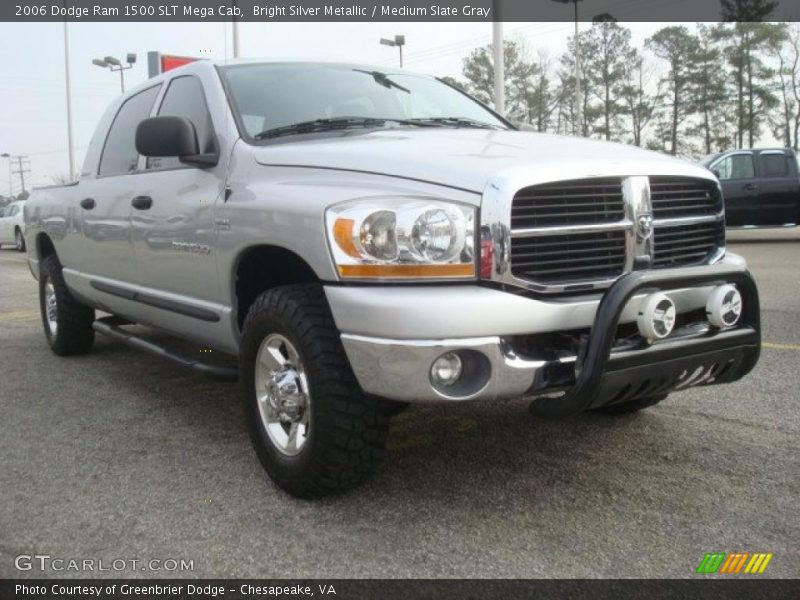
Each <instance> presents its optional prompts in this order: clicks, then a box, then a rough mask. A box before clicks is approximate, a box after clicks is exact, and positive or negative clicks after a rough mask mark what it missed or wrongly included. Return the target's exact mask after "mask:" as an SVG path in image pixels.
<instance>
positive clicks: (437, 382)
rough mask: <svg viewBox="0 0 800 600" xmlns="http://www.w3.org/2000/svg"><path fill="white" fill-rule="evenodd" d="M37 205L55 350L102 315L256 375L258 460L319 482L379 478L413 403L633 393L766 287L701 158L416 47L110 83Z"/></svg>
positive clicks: (80, 344)
mask: <svg viewBox="0 0 800 600" xmlns="http://www.w3.org/2000/svg"><path fill="white" fill-rule="evenodd" d="M26 215H27V219H28V221H27V226H28V232H29V233H28V238H29V241H30V245H31V248H30V254H29V256H30V266H31V270H32V272H33V274H34V275H35V276H36V277H37V278H38V279H39V292H40V308H41V313H42V321H43V325H44V331H45V336H46V338H47V341H48V343H49V344H50V346H51V348H52V349H53V351H54V352H55V353H56V354H59V355H71V354H82V353H85V352H88V351H89V350H90V349H91V347H92V342H93V339H94V333H95V331H99V332H101V333H104V334H107V335H110V336H112V337H113V338H115V339H118V340H120V341H122V342H125V343H128V344H131V345H134V346H137V347H139V348H142V349H145V350H150V351H152V352H155V353H157V354H160V355H162V356H166V357H169V358H174V359H176V360H178V361H180V362H182V364H184V365H188V366H191V367H193V368H195V369H198V370H201V371H204V372H206V373H210V374H213V375H217V376H223V377H230V378H235V377H237V376H238V379H239V382H240V386H241V393H242V399H243V402H244V407H245V413H246V418H247V421H248V424H249V428H250V434H251V437H252V440H253V444H254V447H255V449H256V452H257V453H258V456H259V458H260V460H261V462H262V464H263V465H264V467H265V468H266V470H267V472H268V473H269V475H270V476H271V477H272V478H273V479H274V480H275V481H276V482H277V483H278V485H280V486H281V487H283V488H284V489H285V490H287V491H289V492H290V493H292V494H295V495H297V496H302V497H313V496H319V495H322V494H326V493H329V492H332V491H335V490H340V489H344V488H348V487H351V486H353V485H355V484H357V483H358V482H360V481H362V480H363V479H364V478H365V477H366V476H367V475H368V473H369V472H370V471H371V470H372V469H373V467H374V465H375V464H376V463H377V461H378V460H379V459H380V457H381V456H382V454H383V448H384V439H385V436H386V432H387V426H388V419H389V416H390V415H391V414H392V413H393V412H395V411H397V410H399V409H400V408H402V407H403V406H404V405H405V404H407V403H413V402H444V403H455V402H462V401H468V400H477V399H482V400H488V401H494V400H500V399H504V398H515V397H527V398H531V399H532V400H533V403H532V405H531V406H532V411H533V412H534V413H535V414H536V415H539V416H543V417H560V416H566V415H571V414H575V413H578V412H581V411H585V410H599V411H601V412H604V413H606V414H619V413H626V412H631V411H636V410H639V409H642V408H645V407H648V406H652V405H654V404H656V403H657V402H660V401H661V400H663V399H664V398H665V397H666V396H667V394H669V393H670V392H672V391H674V390H682V389H686V388H688V387H691V386H694V385H710V384H721V383H727V382H731V381H735V380H737V379H739V378H740V377H742V376H744V375H745V374H746V373H747V372H749V371H750V370H751V369H752V368H753V366H754V365H755V363H756V361H757V360H758V355H759V348H760V327H759V308H758V294H757V291H756V287H755V284H754V282H753V279H752V278H751V277H750V275H749V273H748V271H747V269H746V267H745V264H744V261H743V259H742V258H740V257H738V256H735V255H733V254H730V253H726V250H725V230H724V221H723V206H722V196H721V192H720V188H719V185H718V183H717V180H716V178H715V177H714V176H713V175H712V174H711V173H710V172H709V171H708V170H706V169H704V168H702V167H699V166H695V165H691V164H688V163H686V162H683V161H680V160H677V159H674V158H671V157H666V156H663V155H660V154H655V153H650V152H646V151H643V150H640V149H638V148H633V147H628V146H622V145H616V144H609V143H605V142H599V141H590V140H582V139H575V138H567V137H559V136H553V135H544V134H536V133H528V132H520V131H516V130H515V129H514V128H513V127H512V126H511V125H510V124H509V123H508V122H506V121H505V120H504V119H503V118H502V117H500V116H499V115H497V114H495V113H494V112H492V111H491V110H490V109H488V108H487V107H485V106H483V105H481V104H480V103H479V102H477V101H476V100H474V99H472V98H471V97H469V96H468V95H466V94H464V93H462V92H460V91H458V90H456V89H455V88H452V87H450V86H448V85H447V84H445V83H443V82H440V81H438V80H436V79H434V78H431V77H426V76H423V75H416V74H413V73H409V72H406V71H395V70H387V69H380V68H374V67H364V66H354V65H343V64H318V63H246V64H232V65H223V64H214V63H212V62H210V61H199V62H196V63H193V64H191V65H188V66H186V67H182V68H181V69H176V70H174V71H170V72H169V73H166V74H164V75H161V76H159V77H157V78H154V79H152V80H150V81H148V82H147V83H145V84H143V85H140V86H139V87H137V88H136V89H133V90H131V91H129V92H128V93H127V94H126V95H125V96H124V97H122V98H120V99H119V100H117V101H116V102H115V103H114V104H113V105H112V106H111V107H110V108H109V109H108V111H107V112H106V114H105V115H104V116H103V117H102V119H101V121H100V123H99V125H98V128H97V132H96V133H95V135H94V137H93V139H92V141H91V144H90V146H89V149H88V152H87V156H86V161H85V163H84V165H83V168H82V170H81V176H80V181H79V182H78V183H76V184H72V185H67V186H63V187H52V188H45V189H39V190H37V191H36V192H34V194H33V196H32V197H31V199H30V200H29V205H28V209H27V210H26ZM96 309H99V310H102V311H104V312H106V313H111V314H112V315H114V316H113V317H106V318H102V319H98V320H95V310H96ZM130 323H137V324H144V325H148V326H151V327H154V328H157V329H160V330H163V331H166V332H169V333H171V334H173V335H174V336H177V337H179V338H184V339H186V340H191V341H193V342H195V343H196V344H198V349H200V348H209V347H210V348H213V349H215V350H217V351H220V352H224V353H230V354H232V355H235V356H237V357H238V361H239V368H238V370H231V369H225V368H221V367H218V366H214V365H211V364H208V363H207V362H205V361H203V360H201V358H200V357H201V356H204V355H202V354H200V353H199V352H198V355H197V356H185V355H184V356H177V355H175V354H173V353H172V351H170V350H169V349H168V348H167V347H166V346H163V347H162V346H157V345H155V343H154V342H153V341H151V340H149V339H145V338H144V337H140V336H139V335H137V334H135V333H134V332H132V331H130V330H126V329H125V327H126V324H130Z"/></svg>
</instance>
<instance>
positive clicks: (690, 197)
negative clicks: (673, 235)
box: [650, 177, 722, 219]
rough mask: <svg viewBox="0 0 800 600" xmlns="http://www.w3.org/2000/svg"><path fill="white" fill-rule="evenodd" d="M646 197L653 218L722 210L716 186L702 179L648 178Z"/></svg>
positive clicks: (708, 213) (715, 212)
mask: <svg viewBox="0 0 800 600" xmlns="http://www.w3.org/2000/svg"><path fill="white" fill-rule="evenodd" d="M650 199H651V201H652V203H653V217H654V218H656V219H667V218H673V217H688V216H690V215H710V214H717V213H719V212H720V211H721V210H722V198H721V196H720V194H719V192H718V190H717V187H716V186H715V185H714V184H713V183H712V182H710V181H706V180H705V179H690V178H687V177H651V178H650Z"/></svg>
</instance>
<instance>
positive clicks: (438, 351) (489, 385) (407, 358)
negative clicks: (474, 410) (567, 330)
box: [342, 334, 546, 403]
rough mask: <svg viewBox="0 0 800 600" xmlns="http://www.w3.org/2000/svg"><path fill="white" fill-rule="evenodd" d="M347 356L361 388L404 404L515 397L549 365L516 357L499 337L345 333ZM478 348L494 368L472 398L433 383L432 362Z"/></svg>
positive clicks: (528, 386) (523, 391)
mask: <svg viewBox="0 0 800 600" xmlns="http://www.w3.org/2000/svg"><path fill="white" fill-rule="evenodd" d="M342 344H343V345H344V349H345V352H346V353H347V357H348V358H349V359H350V365H351V366H352V368H353V372H354V373H355V375H356V378H357V379H358V382H359V383H360V384H361V387H362V389H363V390H364V391H365V392H367V393H369V394H374V395H376V396H381V397H382V398H391V399H393V400H402V401H404V402H420V403H426V402H443V401H445V402H447V401H463V400H476V399H491V400H494V399H498V398H513V397H515V396H521V395H522V394H524V393H525V392H527V391H528V390H529V389H530V388H531V387H532V386H533V382H534V379H535V377H536V373H537V371H538V370H539V369H541V368H542V367H543V366H545V364H546V363H545V362H544V361H525V360H522V359H520V358H517V357H515V356H514V355H513V353H512V352H511V350H510V349H509V348H507V347H506V346H505V344H504V343H503V341H502V340H501V339H500V338H499V337H497V336H492V337H480V338H462V339H453V340H390V339H383V338H373V337H365V336H361V335H350V334H342ZM464 349H469V350H476V351H478V352H480V353H481V354H483V355H484V356H485V357H486V358H487V359H488V360H489V365H490V367H491V375H490V377H489V380H488V381H487V382H486V385H484V386H483V387H481V388H480V389H478V390H477V391H476V392H474V393H472V394H469V395H467V396H461V397H457V398H456V397H452V396H447V395H445V394H442V393H440V392H439V391H437V390H436V389H435V388H434V387H433V386H432V385H431V381H430V368H431V363H433V361H434V360H435V359H436V358H438V357H439V356H441V355H442V354H445V353H446V352H450V351H453V350H464Z"/></svg>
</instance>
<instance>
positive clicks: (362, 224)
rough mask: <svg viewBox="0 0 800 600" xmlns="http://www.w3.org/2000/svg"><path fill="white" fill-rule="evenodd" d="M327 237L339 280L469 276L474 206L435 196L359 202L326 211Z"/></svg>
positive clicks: (471, 275)
mask: <svg viewBox="0 0 800 600" xmlns="http://www.w3.org/2000/svg"><path fill="white" fill-rule="evenodd" d="M325 220H326V226H327V232H328V240H329V242H330V246H331V251H332V253H333V260H334V262H335V263H336V268H337V270H338V271H339V275H341V276H342V277H343V278H361V279H423V278H437V279H472V278H474V277H475V251H474V246H475V208H473V207H472V206H466V205H462V204H455V203H451V202H442V201H437V200H425V199H408V198H391V199H374V200H359V201H354V202H347V203H344V204H339V205H336V206H333V207H331V208H329V209H328V211H327V213H326V215H325Z"/></svg>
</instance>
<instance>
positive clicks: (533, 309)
mask: <svg viewBox="0 0 800 600" xmlns="http://www.w3.org/2000/svg"><path fill="white" fill-rule="evenodd" d="M740 271H741V272H744V271H745V266H744V261H743V260H742V259H740V258H739V257H735V256H729V257H728V258H727V259H726V260H725V261H723V262H722V263H719V264H718V265H716V266H712V267H697V268H694V269H693V270H691V269H690V270H688V271H686V270H681V273H683V272H689V273H692V274H693V276H695V275H694V274H698V275H696V276H695V279H691V278H689V279H687V280H686V281H691V282H692V283H695V282H696V284H695V285H691V286H682V285H681V283H683V281H682V280H681V279H679V278H676V277H675V276H674V274H675V273H674V272H673V273H672V274H671V273H670V272H667V271H664V272H655V271H654V272H652V275H649V276H647V277H640V276H639V275H636V277H639V279H641V280H642V282H643V284H641V285H639V286H638V287H637V288H636V289H634V290H633V291H632V292H631V293H630V294H629V295H627V296H626V297H625V298H624V299H623V300H621V301H619V303H618V306H617V310H619V313H618V314H617V315H616V317H615V322H614V324H613V328H614V329H615V328H616V324H617V323H626V322H632V321H633V320H635V318H636V314H637V312H638V309H639V305H640V303H641V300H642V299H643V298H644V297H645V295H646V294H645V293H644V292H645V291H646V290H645V288H647V286H646V285H644V284H645V283H647V282H649V281H652V282H653V286H654V287H660V286H659V285H658V283H659V282H660V281H661V280H665V281H670V283H673V282H674V283H677V284H678V285H677V286H676V289H670V287H671V286H667V287H666V288H662V290H663V291H664V293H666V294H667V295H668V296H670V297H671V298H672V299H673V301H675V303H676V306H677V308H678V311H679V312H680V313H683V312H689V311H693V310H695V309H698V308H700V307H704V306H705V300H706V298H707V297H708V294H709V292H710V290H711V289H713V286H714V285H715V284H716V283H717V279H719V277H720V276H718V275H716V274H718V273H723V274H728V273H730V272H740ZM631 277H633V276H631ZM653 286H651V287H653ZM640 288H641V289H640ZM412 290H415V292H413V291H412ZM326 292H327V294H328V299H329V302H330V304H331V309H332V311H333V314H334V318H335V320H336V323H337V326H338V327H339V329H340V331H342V332H343V333H342V335H341V339H342V344H343V346H344V349H345V352H346V353H347V356H348V359H349V361H350V364H351V367H352V369H353V372H354V373H355V375H356V378H357V379H358V382H359V384H360V385H361V387H362V388H363V389H364V391H365V392H367V393H370V394H374V395H376V396H381V397H384V398H391V399H394V400H401V401H405V402H418V403H432V402H448V401H450V402H454V401H465V400H476V399H488V400H495V399H502V398H514V397H519V396H531V397H535V396H537V395H542V394H548V393H552V391H554V390H553V381H554V378H553V373H554V372H558V373H563V372H564V371H565V370H566V371H574V369H573V365H574V364H575V362H576V361H579V362H580V361H581V360H582V358H585V357H577V356H566V357H564V358H561V359H557V360H539V359H531V358H529V357H526V358H523V357H521V356H519V355H517V353H516V352H515V349H514V348H513V347H512V346H511V344H510V338H511V337H512V336H516V335H523V336H524V335H532V334H539V333H547V332H554V331H556V332H558V331H567V330H575V329H580V328H589V327H591V330H592V332H595V331H596V330H598V324H597V323H595V314H596V313H597V309H598V306H599V305H600V304H601V303H600V299H599V298H598V299H594V300H586V299H580V300H578V301H575V302H570V301H560V302H559V301H556V300H552V301H544V300H535V299H530V298H523V297H519V296H515V295H513V294H509V293H505V292H499V291H495V290H489V289H484V288H479V287H477V286H452V287H441V288H436V287H425V288H422V287H419V288H412V289H409V288H398V287H394V288H385V287H376V288H372V287H360V288H356V287H353V288H326ZM486 294H488V295H486ZM607 296H608V293H607V294H606V295H605V296H604V297H607ZM352 299H356V301H355V302H353V303H350V302H349V300H352ZM490 300H494V301H495V303H490ZM431 315H433V317H435V318H432V317H431ZM358 316H360V318H358ZM608 327H611V325H608ZM488 328H494V331H493V335H476V332H486V330H487V329H488ZM443 329H448V330H449V332H450V334H451V335H450V336H442V337H438V336H439V335H440V333H441V332H442V331H443ZM599 329H600V330H602V329H605V327H600V328H599ZM364 330H367V331H369V332H370V334H365V333H362V332H363V331H364ZM425 330H427V331H428V332H429V334H430V336H429V337H424V336H422V335H420V333H422V332H423V331H425ZM373 331H374V332H375V333H372V332H373ZM454 332H459V333H461V334H463V335H459V336H452V334H453V333H454ZM403 334H405V335H403ZM709 335H710V334H709V332H708V331H706V332H704V333H703V335H702V336H698V335H696V334H695V335H694V337H695V338H697V337H703V340H706V341H707V340H708V339H709ZM412 336H417V337H412ZM434 336H437V337H434ZM728 337H731V336H730V335H728V334H725V335H719V336H713V335H712V336H711V338H712V339H713V338H718V339H717V342H719V343H723V345H727V343H728V341H730V343H733V342H734V340H733V339H731V340H727V341H726V339H725V338H728ZM431 338H432V339H431ZM670 341H671V343H672V345H673V346H677V347H678V348H677V350H678V351H680V349H681V348H683V349H684V350H686V351H687V353H689V354H691V353H692V352H694V351H695V350H697V351H698V352H701V351H702V352H706V351H707V350H708V349H707V348H706V349H703V348H700V346H701V345H702V344H700V341H701V340H688V339H687V340H685V341H684V340H681V339H673V340H670ZM659 348H660V349H664V350H666V349H667V345H664V346H660V347H659V346H658V345H656V346H653V347H652V348H651V349H650V351H637V352H635V353H634V354H636V355H640V354H641V355H642V357H643V358H644V357H645V356H646V362H649V363H650V364H658V362H659V360H661V359H662V358H663V357H662V356H660V351H659ZM674 349H675V348H674ZM459 350H472V351H475V352H477V353H479V354H481V355H483V357H485V359H486V360H487V361H488V365H489V367H490V369H489V373H490V375H489V376H488V378H487V380H486V381H485V383H483V384H482V385H480V386H475V388H474V390H473V391H471V392H470V393H469V394H461V395H458V396H454V395H453V396H451V395H447V394H445V393H442V392H441V390H437V389H436V388H435V387H434V386H433V385H432V383H431V378H430V369H431V365H432V363H433V361H434V360H435V359H436V358H438V357H439V356H441V355H442V354H445V353H447V352H451V351H459ZM615 356H616V354H615ZM678 383H680V382H678ZM676 385H677V383H676ZM561 389H563V388H561Z"/></svg>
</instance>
